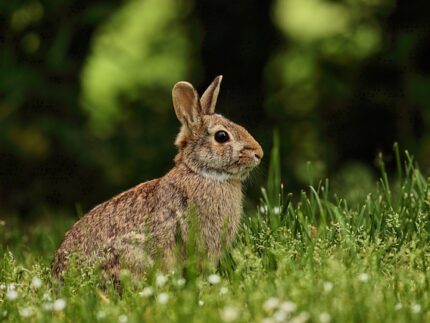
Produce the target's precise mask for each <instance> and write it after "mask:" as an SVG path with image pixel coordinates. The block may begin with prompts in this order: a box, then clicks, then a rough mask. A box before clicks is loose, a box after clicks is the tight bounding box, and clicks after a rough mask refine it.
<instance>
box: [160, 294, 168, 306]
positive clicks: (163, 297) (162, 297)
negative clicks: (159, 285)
mask: <svg viewBox="0 0 430 323" xmlns="http://www.w3.org/2000/svg"><path fill="white" fill-rule="evenodd" d="M168 301H169V294H167V293H161V294H159V295H158V297H157V302H158V303H160V304H167V302H168Z"/></svg>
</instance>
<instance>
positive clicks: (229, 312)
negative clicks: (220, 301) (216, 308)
mask: <svg viewBox="0 0 430 323" xmlns="http://www.w3.org/2000/svg"><path fill="white" fill-rule="evenodd" d="M220 316H221V319H222V320H223V321H224V322H233V321H235V320H236V319H237V318H238V317H239V310H238V309H237V308H236V307H235V306H232V305H227V306H225V307H224V308H223V309H222V310H221V313H220Z"/></svg>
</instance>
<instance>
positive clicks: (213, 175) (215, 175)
mask: <svg viewBox="0 0 430 323" xmlns="http://www.w3.org/2000/svg"><path fill="white" fill-rule="evenodd" d="M201 175H202V176H203V177H205V178H209V179H211V180H213V181H217V182H224V181H226V180H228V179H230V178H231V175H229V174H227V173H220V172H211V171H202V172H201Z"/></svg>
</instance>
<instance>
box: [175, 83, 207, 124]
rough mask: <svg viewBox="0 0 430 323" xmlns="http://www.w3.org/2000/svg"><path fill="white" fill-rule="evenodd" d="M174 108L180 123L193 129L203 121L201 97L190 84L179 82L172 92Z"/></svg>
mask: <svg viewBox="0 0 430 323" xmlns="http://www.w3.org/2000/svg"><path fill="white" fill-rule="evenodd" d="M172 98H173V107H174V108H175V113H176V116H177V117H178V119H179V121H180V122H181V123H182V124H183V125H185V126H187V127H188V128H190V129H191V128H192V127H193V126H194V125H196V124H198V123H199V122H200V120H201V114H202V108H201V106H200V100H199V95H198V94H197V91H196V90H195V89H194V87H193V86H192V85H191V84H190V83H188V82H184V81H181V82H178V83H176V84H175V86H174V87H173V90H172Z"/></svg>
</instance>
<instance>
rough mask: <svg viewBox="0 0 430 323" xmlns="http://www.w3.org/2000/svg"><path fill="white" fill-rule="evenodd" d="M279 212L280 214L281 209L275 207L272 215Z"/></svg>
mask: <svg viewBox="0 0 430 323" xmlns="http://www.w3.org/2000/svg"><path fill="white" fill-rule="evenodd" d="M281 212H282V208H281V207H280V206H275V207H274V208H273V213H275V214H281Z"/></svg>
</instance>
